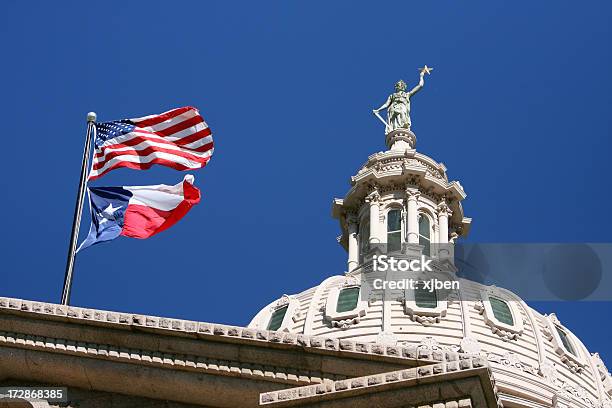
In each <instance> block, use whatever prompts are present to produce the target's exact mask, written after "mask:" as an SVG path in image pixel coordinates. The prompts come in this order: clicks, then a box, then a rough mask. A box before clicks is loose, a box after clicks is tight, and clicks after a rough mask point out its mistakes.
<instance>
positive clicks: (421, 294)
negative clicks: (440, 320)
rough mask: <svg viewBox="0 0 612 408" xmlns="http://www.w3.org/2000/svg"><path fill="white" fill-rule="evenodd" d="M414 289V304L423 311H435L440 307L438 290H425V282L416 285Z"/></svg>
mask: <svg viewBox="0 0 612 408" xmlns="http://www.w3.org/2000/svg"><path fill="white" fill-rule="evenodd" d="M415 286H416V287H415V289H414V303H415V304H416V305H417V306H418V307H420V308H423V309H435V308H436V307H438V294H437V292H436V290H429V289H427V288H425V284H424V283H423V282H419V283H418V284H417V285H415Z"/></svg>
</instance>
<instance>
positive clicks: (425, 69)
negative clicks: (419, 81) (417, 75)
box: [419, 65, 433, 75]
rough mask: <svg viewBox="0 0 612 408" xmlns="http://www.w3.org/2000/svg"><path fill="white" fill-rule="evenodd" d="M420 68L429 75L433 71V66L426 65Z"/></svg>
mask: <svg viewBox="0 0 612 408" xmlns="http://www.w3.org/2000/svg"><path fill="white" fill-rule="evenodd" d="M419 70H420V71H421V74H422V73H426V74H427V75H431V71H433V68H432V67H428V66H427V65H425V66H424V67H423V68H419Z"/></svg>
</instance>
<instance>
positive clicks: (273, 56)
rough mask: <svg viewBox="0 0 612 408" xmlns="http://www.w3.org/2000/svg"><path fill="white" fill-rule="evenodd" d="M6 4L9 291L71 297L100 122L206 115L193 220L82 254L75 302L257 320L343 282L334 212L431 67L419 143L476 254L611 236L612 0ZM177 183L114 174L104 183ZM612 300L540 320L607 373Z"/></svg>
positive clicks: (166, 174)
mask: <svg viewBox="0 0 612 408" xmlns="http://www.w3.org/2000/svg"><path fill="white" fill-rule="evenodd" d="M2 7H3V12H2V13H1V15H0V42H1V50H2V59H1V61H2V63H1V64H0V88H1V89H2V93H1V96H2V97H1V99H0V112H1V115H2V120H1V121H0V135H2V140H3V144H2V151H3V153H4V154H3V155H2V160H0V170H1V172H2V177H0V183H1V186H0V187H1V189H2V190H1V191H3V194H2V197H3V199H2V200H0V211H1V212H2V214H3V222H2V234H1V238H0V248H1V255H2V261H3V268H2V272H1V277H2V279H1V282H2V283H1V284H0V296H9V297H18V298H26V299H36V300H41V301H49V302H57V301H58V300H59V296H60V291H61V285H62V281H63V275H64V264H65V256H66V250H67V245H68V237H69V233H70V227H71V220H72V212H73V206H74V199H75V194H76V186H77V181H78V176H79V174H78V171H79V166H80V160H81V151H82V147H83V139H84V130H85V114H86V112H88V111H90V110H95V111H96V112H98V117H99V119H100V120H112V119H120V118H125V117H137V116H142V115H147V114H151V113H158V112H162V111H164V110H167V109H170V108H173V107H178V106H183V105H194V106H197V107H199V108H200V110H201V112H202V114H203V115H204V117H205V118H206V119H207V121H208V123H209V124H210V126H211V127H212V129H213V132H214V135H215V142H216V153H215V156H214V157H213V160H212V162H211V164H210V165H209V166H208V167H207V168H206V169H204V170H202V171H198V172H195V173H194V174H195V176H196V183H197V185H198V186H199V187H200V188H201V190H202V192H203V194H204V198H203V200H202V202H201V204H200V205H199V206H198V207H196V208H194V210H192V212H191V213H190V214H189V215H188V216H187V217H186V219H184V220H183V221H182V222H180V223H179V224H178V225H176V226H175V227H173V228H172V229H171V230H168V231H166V232H164V233H162V234H161V235H159V236H156V237H154V238H152V239H149V240H146V241H139V240H133V239H132V240H131V239H127V238H120V239H118V240H116V241H114V242H112V243H109V244H104V245H98V246H97V247H94V248H91V249H88V250H86V251H85V252H83V254H82V256H79V257H78V259H77V268H76V274H75V281H74V289H73V297H72V303H73V304H74V305H78V306H85V307H92V308H102V309H111V310H120V311H130V312H135V313H145V314H154V315H164V316H173V317H181V318H187V319H196V320H203V321H213V322H223V323H230V324H238V325H245V324H247V323H248V322H249V320H250V319H251V317H252V316H253V315H254V314H255V313H256V312H257V311H258V310H259V309H260V308H261V307H262V306H264V305H265V304H267V303H268V302H269V301H271V300H272V299H274V298H275V297H278V296H280V295H282V294H283V293H295V292H299V291H301V290H304V289H306V288H309V287H311V286H314V285H316V284H318V283H319V282H321V281H322V280H323V279H324V278H325V277H327V276H329V275H332V274H339V273H342V272H343V271H344V270H345V260H346V255H345V253H344V251H343V250H342V249H341V248H340V246H339V245H338V244H337V243H336V238H335V237H336V235H338V232H339V229H338V225H337V223H336V221H334V220H333V219H332V218H331V216H330V208H331V201H332V198H334V197H342V196H343V195H344V193H345V192H346V191H347V189H348V186H349V185H348V180H349V177H350V176H351V175H352V174H354V173H355V171H356V170H357V169H358V168H359V166H360V165H361V164H362V163H363V162H364V161H365V160H366V158H367V156H368V155H369V154H371V153H373V152H376V151H380V150H382V149H383V143H384V138H383V130H382V129H381V126H380V123H379V122H378V121H377V120H376V119H375V118H374V117H373V116H372V115H371V109H372V108H374V107H377V106H379V105H380V104H381V103H382V102H383V101H384V99H385V98H386V96H387V95H388V93H389V92H390V91H392V87H393V84H394V82H395V81H396V80H397V79H399V78H404V79H405V80H406V81H407V82H408V83H409V85H413V84H414V83H415V82H416V81H417V79H418V71H417V68H418V67H420V66H422V65H423V64H428V65H431V66H433V67H435V71H434V72H433V74H432V75H431V76H430V77H428V78H427V80H428V82H427V84H426V88H425V89H424V90H423V91H422V92H421V93H420V94H419V95H418V96H417V97H415V100H414V102H413V114H412V118H413V130H414V131H415V133H416V134H417V136H418V138H419V142H418V149H419V150H420V151H421V152H423V153H425V154H428V155H431V156H432V157H434V158H435V159H437V160H439V161H442V162H444V163H445V164H446V166H447V167H448V169H449V174H450V176H451V177H452V178H453V179H458V180H460V181H461V182H462V184H463V186H464V187H465V189H466V191H467V193H468V198H467V199H466V200H465V201H464V206H465V210H466V214H467V215H468V216H471V217H473V220H474V221H473V229H472V232H471V236H470V240H471V241H474V242H610V241H611V238H610V231H611V227H612V221H611V218H610V200H611V198H612V192H611V189H610V167H609V163H610V151H611V150H612V142H611V132H610V130H611V126H610V125H611V119H610V109H611V108H612V76H611V75H610V72H612V47H611V46H610V39H611V38H612V36H611V34H612V33H611V27H610V21H612V3H610V2H604V1H600V2H597V1H596V2H589V3H580V4H579V3H577V2H570V1H554V2H553V1H551V2H490V1H470V2H425V1H419V2H416V1H414V2H406V1H397V2H394V1H388V2H384V3H375V2H357V1H335V2H330V1H322V2H316V1H310V2H302V3H300V4H298V3H297V2H287V1H277V2H252V1H244V2H233V1H223V2H216V3H213V2H201V1H191V2H189V1H184V2H181V3H180V5H179V6H177V5H173V4H171V3H168V2H153V1H151V2H144V1H131V2H126V1H114V2H113V1H107V2H98V3H96V4H94V3H88V4H83V3H82V2H76V1H74V2H68V1H63V2H46V1H39V2H29V1H19V2H18V1H5V2H3V5H2ZM182 177H183V174H182V173H180V172H176V171H174V170H171V169H166V168H156V169H152V170H150V171H141V172H138V171H132V170H118V171H114V172H112V173H110V174H108V175H107V176H105V177H104V178H102V179H101V180H100V181H99V182H98V183H97V184H98V185H138V184H157V183H167V184H174V183H176V182H177V181H178V180H180V179H181V178H182ZM87 229H88V220H87V217H86V219H85V221H84V223H83V227H82V233H83V234H84V233H85V232H86V231H87ZM606 273H610V271H606ZM610 305H611V304H610V303H579V304H576V303H571V304H570V303H548V304H537V305H535V306H536V307H537V308H538V310H540V311H543V312H549V311H557V312H558V315H559V317H560V319H561V321H562V322H564V323H565V324H566V326H568V327H569V328H571V329H572V330H573V331H574V332H575V333H577V334H578V335H579V336H580V337H581V338H582V340H583V341H584V342H585V343H586V344H587V346H588V347H589V348H590V349H591V350H592V351H600V352H601V353H602V354H603V356H604V358H605V359H606V360H607V361H608V362H609V363H610V362H612V350H610V348H609V345H610V344H612V329H611V328H610V327H609V325H605V326H603V325H601V324H600V323H597V322H600V321H601V320H600V319H601V317H602V314H603V315H604V316H608V315H609V314H610V312H611V311H612V307H611V306H610Z"/></svg>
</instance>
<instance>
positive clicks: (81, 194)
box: [62, 112, 96, 305]
mask: <svg viewBox="0 0 612 408" xmlns="http://www.w3.org/2000/svg"><path fill="white" fill-rule="evenodd" d="M95 123H96V113H95V112H89V113H88V114H87V136H86V137H85V148H84V149H83V162H82V163H81V179H80V181H79V191H78V194H77V200H76V206H75V208H74V218H73V220H72V233H71V235H70V247H69V248H68V260H67V261H66V275H65V276H64V289H63V290H62V305H68V304H69V303H70V289H71V288H72V272H73V271H74V256H75V254H76V247H77V241H78V239H79V227H80V226H81V216H82V215H83V202H84V201H85V188H86V186H87V176H88V171H87V170H88V167H89V153H90V151H91V140H92V135H93V133H94V132H95Z"/></svg>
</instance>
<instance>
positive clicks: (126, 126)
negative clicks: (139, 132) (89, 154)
mask: <svg viewBox="0 0 612 408" xmlns="http://www.w3.org/2000/svg"><path fill="white" fill-rule="evenodd" d="M135 127H136V126H134V124H133V123H132V122H131V121H130V120H128V119H123V120H114V121H112V122H100V123H96V140H95V144H96V147H100V146H102V145H103V144H104V142H106V141H107V140H108V139H112V138H115V137H117V136H122V135H125V134H127V133H130V132H131V131H132V130H134V128H135Z"/></svg>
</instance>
